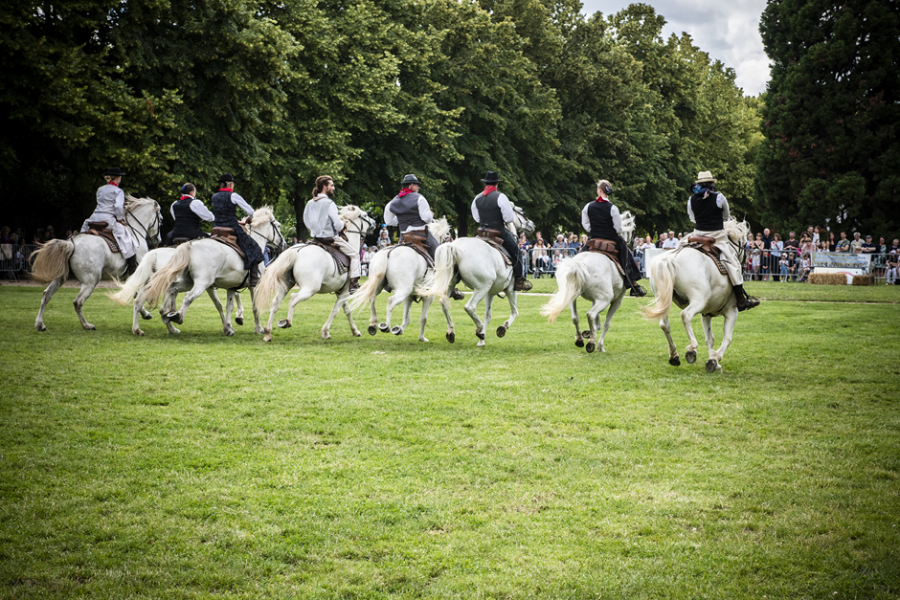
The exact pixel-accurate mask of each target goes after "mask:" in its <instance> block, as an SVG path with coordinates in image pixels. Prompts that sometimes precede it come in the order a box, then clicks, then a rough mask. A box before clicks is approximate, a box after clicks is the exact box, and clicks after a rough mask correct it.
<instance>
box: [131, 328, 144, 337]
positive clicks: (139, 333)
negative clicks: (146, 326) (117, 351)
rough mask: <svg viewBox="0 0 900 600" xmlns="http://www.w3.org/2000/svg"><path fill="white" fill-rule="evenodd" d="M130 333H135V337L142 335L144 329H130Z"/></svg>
mask: <svg viewBox="0 0 900 600" xmlns="http://www.w3.org/2000/svg"><path fill="white" fill-rule="evenodd" d="M131 333H133V334H134V335H136V336H137V337H143V336H144V331H143V330H141V329H135V330H134V331H132V332H131Z"/></svg>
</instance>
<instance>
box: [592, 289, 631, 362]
mask: <svg viewBox="0 0 900 600" xmlns="http://www.w3.org/2000/svg"><path fill="white" fill-rule="evenodd" d="M624 297H625V292H624V290H623V292H622V293H621V294H619V296H618V298H613V301H612V303H611V304H610V305H609V310H608V311H606V321H604V322H603V333H601V334H600V352H606V348H605V347H604V345H603V342H604V341H605V340H606V333H607V332H608V331H609V326H610V324H611V323H612V318H613V315H614V314H616V311H617V310H619V307H620V306H622V298H624ZM601 310H602V309H601ZM595 318H596V320H597V325H599V324H600V311H599V310H598V311H597V316H596V317H595Z"/></svg>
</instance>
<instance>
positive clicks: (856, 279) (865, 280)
mask: <svg viewBox="0 0 900 600" xmlns="http://www.w3.org/2000/svg"><path fill="white" fill-rule="evenodd" d="M851 285H875V276H874V275H854V276H853V283H852V284H851Z"/></svg>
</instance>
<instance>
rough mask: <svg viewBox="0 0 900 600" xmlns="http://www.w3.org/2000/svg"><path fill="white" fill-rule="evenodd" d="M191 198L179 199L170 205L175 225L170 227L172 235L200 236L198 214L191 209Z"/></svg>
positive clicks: (174, 236)
mask: <svg viewBox="0 0 900 600" xmlns="http://www.w3.org/2000/svg"><path fill="white" fill-rule="evenodd" d="M193 201H194V199H193V198H185V199H184V200H179V201H178V202H176V203H175V204H173V205H172V212H174V213H175V227H174V228H173V229H172V237H173V238H176V237H186V238H191V239H193V238H197V237H200V221H202V219H201V218H200V215H198V214H197V213H195V212H194V211H192V210H191V202H193Z"/></svg>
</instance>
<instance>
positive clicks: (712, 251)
mask: <svg viewBox="0 0 900 600" xmlns="http://www.w3.org/2000/svg"><path fill="white" fill-rule="evenodd" d="M684 248H693V249H694V250H697V251H698V252H700V253H701V254H703V255H704V256H708V257H709V258H710V260H712V261H713V262H714V263H715V265H716V268H717V269H718V270H719V273H721V274H722V275H724V276H725V277H728V271H726V270H725V265H724V264H723V263H722V260H721V258H720V257H721V250H719V249H718V248H716V247H715V246H713V245H706V244H702V243H700V242H688V243H687V244H683V245H681V246H678V248H676V249H675V253H676V254H677V253H678V252H681V251H682V250H683V249H684Z"/></svg>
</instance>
